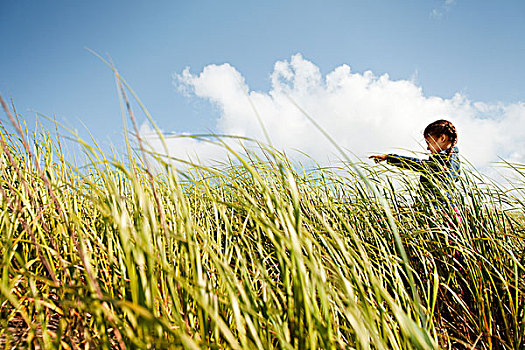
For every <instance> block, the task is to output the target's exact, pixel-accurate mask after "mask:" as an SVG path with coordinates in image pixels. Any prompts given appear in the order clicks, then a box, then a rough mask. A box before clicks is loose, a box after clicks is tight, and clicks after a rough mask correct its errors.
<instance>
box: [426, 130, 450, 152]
mask: <svg viewBox="0 0 525 350" xmlns="http://www.w3.org/2000/svg"><path fill="white" fill-rule="evenodd" d="M425 142H426V143H427V149H428V150H429V151H430V153H432V154H436V153H439V152H441V151H443V150H446V149H448V148H449V147H450V146H452V143H451V142H450V140H449V139H448V136H447V135H445V134H443V135H441V136H432V135H429V136H428V137H426V138H425Z"/></svg>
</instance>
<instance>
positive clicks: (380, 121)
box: [143, 54, 525, 168]
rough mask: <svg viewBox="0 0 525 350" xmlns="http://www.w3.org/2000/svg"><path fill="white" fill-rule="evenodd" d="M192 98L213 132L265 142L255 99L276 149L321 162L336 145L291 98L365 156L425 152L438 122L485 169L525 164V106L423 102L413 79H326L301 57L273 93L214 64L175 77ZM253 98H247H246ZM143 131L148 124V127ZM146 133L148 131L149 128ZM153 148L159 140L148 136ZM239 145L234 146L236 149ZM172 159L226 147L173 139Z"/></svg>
mask: <svg viewBox="0 0 525 350" xmlns="http://www.w3.org/2000/svg"><path fill="white" fill-rule="evenodd" d="M175 81H176V84H177V85H178V86H179V87H180V88H182V89H185V90H186V92H187V93H189V94H190V95H191V94H193V95H194V96H196V97H198V98H202V99H206V100H209V101H211V102H212V103H214V104H216V105H217V107H218V109H219V111H220V117H219V118H218V119H217V122H216V125H215V129H214V131H215V132H216V133H218V134H233V135H240V136H246V137H251V138H254V139H257V140H260V141H265V137H264V133H263V131H262V129H261V127H260V124H259V122H258V120H257V117H256V115H255V113H254V110H253V108H252V106H251V105H250V102H249V99H250V100H251V101H252V103H253V105H254V106H255V108H256V110H257V112H258V114H259V115H260V117H261V119H262V122H263V124H264V126H265V128H266V129H267V131H268V133H269V135H270V138H271V142H272V144H273V145H274V146H275V147H276V148H279V149H284V150H285V151H286V152H287V155H288V156H291V157H293V158H297V159H299V158H300V156H299V152H294V150H300V151H302V152H305V153H306V154H308V155H309V156H311V157H312V158H314V159H315V160H317V161H318V162H320V163H325V162H326V161H327V159H328V158H335V157H337V156H336V152H335V150H334V147H333V146H332V145H330V143H329V142H328V141H327V140H326V139H325V138H324V137H323V136H322V135H321V133H320V132H319V130H317V129H316V128H315V127H314V126H313V125H312V124H311V123H310V122H309V121H308V119H307V118H306V117H305V116H304V115H303V114H302V113H301V112H300V111H299V110H298V109H297V108H296V106H294V105H293V104H292V102H291V101H290V98H291V99H293V100H294V101H295V102H296V103H297V104H298V105H299V106H301V108H303V109H304V110H305V111H306V112H308V113H309V115H310V116H312V117H313V118H314V119H315V120H316V121H317V122H318V123H319V124H320V125H321V126H322V127H323V128H324V129H325V130H326V131H327V132H328V133H329V134H330V135H331V136H332V137H333V138H334V139H335V140H336V141H337V142H338V144H339V145H340V146H342V147H344V148H346V149H347V150H348V151H349V152H351V153H353V154H355V155H356V156H358V157H360V158H365V157H367V156H368V155H370V154H373V153H391V152H397V153H401V154H407V153H408V152H407V151H404V150H403V149H405V150H406V149H409V150H415V151H423V150H424V149H423V145H422V140H423V137H422V130H423V129H424V128H425V126H426V125H427V124H428V123H430V122H432V121H434V120H436V119H440V118H445V119H449V120H450V121H452V122H453V123H454V124H455V125H456V128H457V130H458V135H459V143H458V146H459V148H460V153H461V154H462V155H463V156H465V157H466V158H467V159H468V160H469V161H470V162H472V163H473V164H474V165H475V166H477V167H479V168H486V167H488V166H489V165H490V164H491V163H492V162H497V161H499V157H502V158H504V159H508V160H510V161H513V162H518V163H525V152H524V151H523V150H524V149H525V104H524V103H516V104H510V105H504V104H497V105H494V104H487V103H483V102H472V101H470V100H468V99H467V98H466V97H465V96H462V95H461V94H456V95H454V96H453V97H452V98H448V99H447V98H440V97H436V96H425V95H424V94H423V92H422V89H421V87H419V86H417V85H416V84H415V83H414V82H413V81H410V80H392V79H390V78H389V76H388V75H386V74H385V75H381V76H376V75H374V74H373V73H372V72H370V71H367V72H364V73H354V72H352V71H351V69H350V67H349V66H348V65H342V66H339V67H337V68H336V69H334V70H333V71H332V72H330V73H329V74H327V75H326V76H323V75H322V74H321V73H320V70H319V68H318V67H317V66H315V65H314V64H313V63H312V62H310V61H308V60H305V59H304V58H303V57H302V56H301V55H300V54H297V55H295V56H293V57H292V58H291V60H290V61H286V60H285V61H278V62H276V63H275V67H274V71H273V73H272V74H271V82H272V86H271V89H270V91H267V92H256V91H252V90H250V88H249V87H248V86H247V85H246V82H245V80H244V78H243V76H242V75H241V74H240V73H239V72H238V71H237V70H236V69H235V68H234V67H232V66H231V65H229V64H223V65H219V66H217V65H209V66H207V67H205V68H204V70H203V71H202V72H201V73H200V74H192V73H190V71H189V69H186V70H184V71H183V72H182V73H181V74H179V75H177V76H176V77H175ZM248 96H249V99H248ZM143 128H145V126H143ZM144 131H146V130H144ZM150 140H151V141H152V146H153V147H154V149H155V150H157V151H159V152H162V148H161V147H160V142H158V140H155V139H154V138H152V137H150ZM233 147H235V146H233ZM169 149H170V154H171V155H173V156H176V157H180V158H187V157H188V156H191V157H192V159H193V160H196V159H197V156H198V159H199V160H200V161H203V162H206V161H209V160H221V159H224V152H223V151H222V150H221V149H220V147H217V146H214V145H210V144H209V143H204V142H201V141H197V140H195V139H191V138H178V139H170V140H169Z"/></svg>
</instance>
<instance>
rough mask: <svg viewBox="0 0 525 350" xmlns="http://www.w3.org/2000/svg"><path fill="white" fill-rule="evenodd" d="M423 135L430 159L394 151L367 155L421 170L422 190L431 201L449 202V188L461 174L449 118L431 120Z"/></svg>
mask: <svg viewBox="0 0 525 350" xmlns="http://www.w3.org/2000/svg"><path fill="white" fill-rule="evenodd" d="M423 136H424V137H425V141H426V143H427V149H428V150H429V151H430V153H431V154H430V157H429V159H418V158H412V157H405V156H399V155H396V154H379V155H372V156H370V158H371V159H373V160H374V161H375V162H376V163H378V162H381V161H384V160H386V161H387V163H388V164H391V165H395V166H397V167H400V168H403V169H410V170H415V171H418V172H420V173H421V177H420V184H421V189H422V191H423V193H424V194H426V195H428V197H429V199H430V200H431V201H432V202H434V199H436V200H437V201H439V202H441V203H446V202H450V200H451V199H452V198H451V196H452V193H451V190H452V189H453V188H454V182H456V181H457V180H458V178H459V174H460V164H459V157H458V148H457V147H456V143H457V140H458V135H457V132H456V128H455V127H454V125H453V124H452V123H451V122H449V121H448V120H444V119H440V120H436V121H435V122H433V123H430V124H429V125H428V126H427V127H426V128H425V130H424V131H423ZM452 207H453V208H454V206H452Z"/></svg>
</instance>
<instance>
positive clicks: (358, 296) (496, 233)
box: [0, 106, 525, 349]
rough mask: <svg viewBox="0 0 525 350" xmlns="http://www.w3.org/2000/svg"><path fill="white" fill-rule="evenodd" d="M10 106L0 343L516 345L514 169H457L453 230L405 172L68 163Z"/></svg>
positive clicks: (156, 161)
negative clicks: (508, 177) (491, 176)
mask: <svg viewBox="0 0 525 350" xmlns="http://www.w3.org/2000/svg"><path fill="white" fill-rule="evenodd" d="M4 107H5V109H4V111H5V112H6V113H7V114H8V116H9V117H10V118H11V119H12V121H13V122H14V126H15V127H14V129H13V130H14V132H8V131H6V129H4V128H2V130H3V131H2V132H1V156H0V172H1V186H0V232H1V234H0V252H1V253H0V269H1V277H0V278H1V281H0V314H1V319H0V348H1V347H2V346H3V347H5V348H10V347H22V348H24V347H27V348H33V347H41V348H46V349H47V348H65V349H75V348H82V349H85V348H95V349H99V348H102V349H103V348H121V349H122V348H155V349H161V348H191V349H197V348H212V349H215V348H218V349H222V348H233V349H250V348H259V349H270V348H279V349H313V348H323V349H343V348H344V349H347V348H355V349H437V348H451V349H462V348H465V349H523V346H524V344H525V277H524V276H525V269H524V263H525V254H524V253H525V231H524V230H525V220H524V219H525V216H524V214H525V213H524V209H525V207H524V203H523V198H525V196H524V191H525V176H524V174H525V167H524V166H523V165H508V166H509V167H514V172H515V174H516V176H517V177H518V180H517V182H516V181H515V182H514V186H515V188H513V189H511V190H509V189H508V188H507V189H502V188H500V187H498V185H496V184H493V183H491V182H490V181H488V180H487V179H485V178H484V177H482V176H481V175H479V174H477V173H476V172H473V171H468V170H466V171H464V174H463V175H462V180H461V182H460V183H459V184H458V191H457V198H455V202H456V203H458V209H459V211H460V215H461V218H460V219H458V218H457V217H456V216H455V214H454V213H453V211H452V208H450V207H447V206H446V205H437V206H429V205H417V204H414V203H417V202H418V200H419V199H420V198H421V196H422V194H421V193H419V189H418V187H417V183H416V182H414V181H413V180H412V178H411V177H406V176H404V175H403V173H400V172H399V171H394V172H390V173H389V176H385V171H386V169H385V168H384V167H380V166H372V165H366V164H357V163H349V162H346V161H345V162H342V163H341V165H340V166H337V167H336V166H334V167H331V168H317V169H312V170H309V171H298V170H297V167H293V166H291V165H290V163H289V161H288V160H287V159H286V158H285V157H284V156H283V155H282V154H281V153H279V152H277V151H274V150H272V149H271V148H269V147H263V146H261V147H260V149H258V150H256V151H249V150H247V151H245V152H244V153H243V154H237V153H235V152H234V151H233V150H230V152H231V158H232V159H233V160H232V161H231V163H229V164H223V165H220V166H214V167H199V166H195V167H190V169H189V170H188V171H186V172H184V173H179V172H177V170H176V164H177V163H174V162H171V161H169V160H168V159H162V158H158V157H157V158H155V157H154V156H152V155H149V156H148V157H144V154H143V152H144V151H145V149H144V148H143V147H141V144H137V143H134V145H135V146H136V148H133V147H132V148H133V149H131V150H130V156H129V158H127V159H126V160H125V161H117V160H115V159H113V158H110V157H109V156H107V155H105V154H104V153H103V152H102V151H101V150H100V149H99V148H98V147H97V146H96V145H93V144H91V145H88V144H86V143H84V144H83V149H84V152H85V154H86V155H87V157H89V159H90V162H89V163H88V164H87V165H85V166H83V167H81V168H76V167H74V166H72V165H71V164H69V163H68V162H66V160H65V158H64V155H63V153H62V145H61V143H60V138H58V137H52V136H50V134H49V133H46V132H44V133H42V134H39V135H30V133H27V132H26V131H25V130H24V129H23V127H21V126H19V124H17V122H16V120H15V119H16V118H17V116H16V115H13V114H12V112H10V111H9V110H8V109H7V107H6V106H4ZM77 142H79V143H80V144H82V142H81V141H80V140H77ZM225 147H227V146H226V145H225ZM134 151H135V152H134ZM146 158H147V159H149V161H148V163H145V162H144V159H146ZM520 179H521V180H520ZM7 344H9V345H7Z"/></svg>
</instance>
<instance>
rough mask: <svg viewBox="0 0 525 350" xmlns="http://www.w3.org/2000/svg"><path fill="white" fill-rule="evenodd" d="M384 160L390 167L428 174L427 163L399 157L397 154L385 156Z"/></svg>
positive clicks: (422, 160) (426, 161)
mask: <svg viewBox="0 0 525 350" xmlns="http://www.w3.org/2000/svg"><path fill="white" fill-rule="evenodd" d="M385 160H386V161H387V163H388V164H390V165H395V166H397V167H399V168H402V169H409V170H414V171H420V172H428V170H429V161H428V160H427V159H419V158H414V157H406V156H399V155H397V154H386V158H385Z"/></svg>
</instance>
